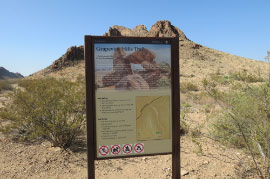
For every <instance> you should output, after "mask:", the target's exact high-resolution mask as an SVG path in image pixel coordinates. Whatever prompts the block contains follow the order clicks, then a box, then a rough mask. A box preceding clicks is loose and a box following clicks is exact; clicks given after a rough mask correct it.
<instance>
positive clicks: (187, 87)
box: [180, 82, 199, 93]
mask: <svg viewBox="0 0 270 179" xmlns="http://www.w3.org/2000/svg"><path fill="white" fill-rule="evenodd" d="M180 91H181V92H182V93H187V92H188V91H199V88H198V86H197V85H195V84H193V83H191V82H186V83H185V82H182V83H180Z"/></svg>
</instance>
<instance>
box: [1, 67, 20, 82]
mask: <svg viewBox="0 0 270 179" xmlns="http://www.w3.org/2000/svg"><path fill="white" fill-rule="evenodd" d="M9 78H23V75H21V74H20V73H12V72H10V71H8V70H7V69H5V68H4V67H0V80H3V79H9Z"/></svg>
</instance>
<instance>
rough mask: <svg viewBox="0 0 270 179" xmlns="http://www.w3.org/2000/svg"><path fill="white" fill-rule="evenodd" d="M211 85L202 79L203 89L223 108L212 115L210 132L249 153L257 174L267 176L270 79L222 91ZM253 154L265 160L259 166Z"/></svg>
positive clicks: (269, 142) (269, 157)
mask: <svg viewBox="0 0 270 179" xmlns="http://www.w3.org/2000/svg"><path fill="white" fill-rule="evenodd" d="M211 85H212V83H211V82H209V81H207V80H204V87H205V89H206V90H207V91H208V92H209V94H210V95H211V96H213V97H215V99H216V100H217V102H218V103H219V104H220V106H221V107H222V108H223V112H222V113H218V114H216V115H215V117H214V120H213V122H212V124H211V130H210V134H211V135H212V136H213V137H214V138H216V139H217V140H219V141H220V142H222V143H224V144H226V145H231V146H235V147H239V148H244V149H245V150H246V151H248V152H249V153H250V154H251V156H252V159H253V162H254V164H255V166H256V170H257V174H258V176H259V177H260V178H269V176H270V172H269V170H268V169H267V168H269V167H270V163H269V162H270V83H269V82H265V83H264V84H261V85H259V86H250V85H245V86H244V85H242V87H241V88H240V87H238V88H237V90H231V91H228V92H223V93H220V92H219V91H218V90H217V89H216V88H215V86H214V85H212V86H211ZM220 94H222V95H220ZM256 158H261V159H262V160H264V165H261V166H259V165H258V162H257V159H256ZM266 169H267V170H266Z"/></svg>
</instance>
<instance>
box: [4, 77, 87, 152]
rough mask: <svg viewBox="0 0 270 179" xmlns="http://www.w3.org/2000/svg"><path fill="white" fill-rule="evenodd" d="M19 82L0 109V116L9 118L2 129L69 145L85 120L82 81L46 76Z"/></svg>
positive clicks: (26, 136) (60, 145)
mask: <svg viewBox="0 0 270 179" xmlns="http://www.w3.org/2000/svg"><path fill="white" fill-rule="evenodd" d="M19 85H20V86H21V87H22V89H15V90H14V92H13V93H11V94H10V96H9V97H10V99H11V103H9V104H6V105H5V106H4V108H2V109H1V110H0V117H1V118H3V119H7V120H8V121H10V123H9V124H8V125H6V126H5V127H3V126H2V127H1V130H2V131H3V132H5V133H6V134H11V133H14V132H15V133H16V134H20V138H23V139H29V140H31V139H35V138H40V137H42V138H45V139H47V140H49V141H50V142H51V143H52V145H53V146H58V147H62V148H67V147H69V146H70V145H71V144H72V142H73V141H74V140H75V138H76V136H78V135H79V134H80V132H81V128H82V126H83V124H84V121H85V93H84V91H85V90H84V88H83V86H84V83H82V82H69V81H65V80H56V79H54V78H48V79H38V80H22V81H20V82H19Z"/></svg>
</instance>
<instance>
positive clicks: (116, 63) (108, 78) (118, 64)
mask: <svg viewBox="0 0 270 179" xmlns="http://www.w3.org/2000/svg"><path fill="white" fill-rule="evenodd" d="M125 56H126V53H125V51H124V50H123V49H122V48H117V49H116V50H115V51H114V57H113V72H111V73H109V74H107V75H105V76H103V79H102V82H103V86H105V87H107V86H112V85H115V84H116V83H118V82H119V81H120V80H121V79H122V78H123V77H125V76H127V75H131V74H133V72H132V69H131V65H130V62H129V61H128V60H127V59H126V58H125Z"/></svg>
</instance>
